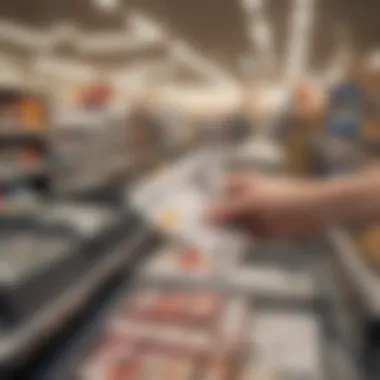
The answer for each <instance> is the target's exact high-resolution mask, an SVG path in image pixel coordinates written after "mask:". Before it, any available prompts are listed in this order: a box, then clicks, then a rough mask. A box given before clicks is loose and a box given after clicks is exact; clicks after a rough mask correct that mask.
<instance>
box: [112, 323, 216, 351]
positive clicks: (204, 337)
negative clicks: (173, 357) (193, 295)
mask: <svg viewBox="0 0 380 380" xmlns="http://www.w3.org/2000/svg"><path fill="white" fill-rule="evenodd" d="M108 330H109V331H111V332H112V334H116V335H119V336H120V337H121V338H122V337H124V336H125V337H126V338H128V339H132V340H134V341H136V342H137V343H136V344H137V346H138V348H139V350H140V351H142V352H145V353H149V352H160V353H166V354H180V355H191V356H201V355H203V354H204V353H205V352H207V350H208V349H209V347H210V333H209V331H207V330H204V329H193V328H185V327H182V326H176V325H157V324H155V323H152V322H141V321H136V320H128V319H125V318H115V319H114V320H113V321H112V322H110V323H109V325H108Z"/></svg>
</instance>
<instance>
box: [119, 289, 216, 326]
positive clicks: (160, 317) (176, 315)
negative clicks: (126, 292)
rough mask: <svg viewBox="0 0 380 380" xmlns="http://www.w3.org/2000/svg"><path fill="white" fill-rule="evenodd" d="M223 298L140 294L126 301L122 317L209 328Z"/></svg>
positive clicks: (214, 296)
mask: <svg viewBox="0 0 380 380" xmlns="http://www.w3.org/2000/svg"><path fill="white" fill-rule="evenodd" d="M222 307H223V298H222V297H221V296H219V295H217V294H210V293H200V292H198V293H187V292H161V293H158V292H155V291H153V292H141V293H138V294H136V295H135V296H134V298H132V299H131V300H128V301H127V304H126V306H125V307H124V313H123V315H124V316H126V317H128V318H132V319H139V320H148V321H149V320H153V321H156V322H159V323H174V324H186V325H190V326H209V325H210V324H212V323H213V322H214V321H215V319H216V318H217V317H218V315H219V314H220V312H221V309H222Z"/></svg>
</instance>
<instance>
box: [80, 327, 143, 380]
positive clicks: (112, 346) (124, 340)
mask: <svg viewBox="0 0 380 380" xmlns="http://www.w3.org/2000/svg"><path fill="white" fill-rule="evenodd" d="M134 347H135V341H134V340H132V339H131V338H130V337H128V336H127V335H121V334H117V333H116V332H107V333H106V334H105V335H104V336H103V337H102V339H101V340H100V341H99V343H98V344H97V345H96V346H95V347H94V348H93V349H92V351H91V352H90V354H89V356H88V357H87V358H86V359H85V361H84V362H83V364H82V365H81V367H80V370H79V373H80V379H83V380H87V379H89V380H92V378H93V376H94V375H93V374H94V373H96V372H98V371H100V369H99V368H101V367H103V366H105V365H107V363H108V362H109V361H110V360H113V358H115V357H119V358H124V359H126V358H129V357H130V356H131V355H132V353H133V349H134Z"/></svg>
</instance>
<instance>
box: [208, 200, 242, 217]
mask: <svg viewBox="0 0 380 380" xmlns="http://www.w3.org/2000/svg"><path fill="white" fill-rule="evenodd" d="M247 207H248V205H247V203H246V201H245V200H244V199H239V198H234V199H230V200H225V201H223V202H220V203H217V204H215V205H211V206H210V207H209V208H208V209H207V210H206V213H205V218H206V220H207V221H208V222H211V223H223V222H228V221H231V220H234V219H239V218H240V217H242V216H243V215H244V214H245V213H246V210H247Z"/></svg>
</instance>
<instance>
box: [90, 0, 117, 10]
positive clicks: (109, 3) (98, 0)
mask: <svg viewBox="0 0 380 380" xmlns="http://www.w3.org/2000/svg"><path fill="white" fill-rule="evenodd" d="M93 3H94V5H95V6H96V7H97V8H98V9H100V10H101V11H104V12H115V11H117V10H118V9H119V8H120V1H119V0H93Z"/></svg>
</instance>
